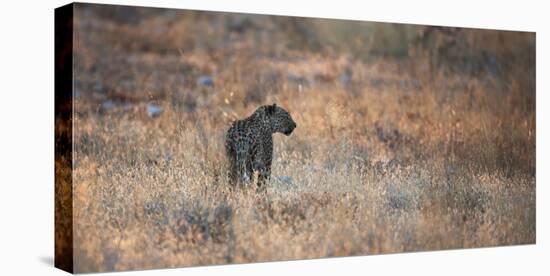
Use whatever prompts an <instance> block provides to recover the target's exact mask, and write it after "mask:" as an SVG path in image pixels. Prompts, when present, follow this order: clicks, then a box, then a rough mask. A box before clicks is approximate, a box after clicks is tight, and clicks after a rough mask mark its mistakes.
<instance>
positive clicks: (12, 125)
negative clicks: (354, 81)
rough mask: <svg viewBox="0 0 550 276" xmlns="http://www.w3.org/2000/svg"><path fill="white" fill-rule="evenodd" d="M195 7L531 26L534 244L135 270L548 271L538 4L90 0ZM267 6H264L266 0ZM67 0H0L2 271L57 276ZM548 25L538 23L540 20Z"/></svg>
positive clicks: (543, 55)
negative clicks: (61, 52) (59, 37)
mask: <svg viewBox="0 0 550 276" xmlns="http://www.w3.org/2000/svg"><path fill="white" fill-rule="evenodd" d="M91 2H104V3H105V2H107V3H114V4H115V3H116V4H129V5H144V6H157V7H172V8H189V9H202V10H219V11H237V12H249V13H267V14H282V15H301V16H313V17H327V18H342V19H359V20H369V21H385V22H400V23H417V24H435V25H451V26H462V27H484V28H498V29H509V30H525V31H536V32H537V159H538V160H537V244H536V245H530V246H511V247H499V248H485V249H469V250H453V251H438V252H427V253H408V254H393V255H379V256H367V257H351V258H333V259H322V260H310V261H292V262H276V263H261V264H248V265H226V266H211V267H197V268H184V269H165V270H153V271H145V272H125V274H129V273H131V274H137V275H157V274H162V275H169V274H170V275H181V274H183V273H184V274H186V275H199V274H200V275H218V274H220V273H224V274H227V275H243V274H244V275H257V274H260V275H286V274H300V275H303V274H321V275H334V274H341V275H348V274H349V275H364V274H367V273H368V274H370V273H372V274H401V275H403V274H406V275H410V274H413V275H415V274H422V275H440V274H447V275H468V274H474V275H477V274H485V275H496V274H498V275H543V274H546V275H550V274H548V273H549V272H550V269H549V268H550V265H548V262H549V261H548V260H550V245H549V233H548V221H549V220H548V218H549V215H548V214H549V212H548V203H547V202H548V199H549V198H550V195H549V194H548V191H550V190H549V189H546V188H545V187H544V186H545V185H546V184H547V183H546V182H547V181H548V180H550V177H549V172H550V165H549V162H547V161H548V158H547V157H546V156H547V154H549V153H550V151H549V145H550V142H549V141H550V140H549V138H550V137H549V133H548V131H549V128H548V127H547V126H548V124H546V123H545V122H546V121H547V119H549V116H550V112H549V109H550V106H549V104H550V102H549V96H548V94H546V93H545V92H548V87H549V82H548V79H547V77H548V76H549V75H548V74H549V70H548V66H549V54H548V52H549V49H550V41H549V38H548V37H549V35H550V30H549V27H548V26H549V25H550V13H549V11H550V8H549V7H546V5H545V1H527V0H523V1H510V2H508V1H506V2H505V1H480V0H477V1H470V0H455V1H447V2H446V3H442V2H444V1H419V0H416V1H406V0H402V1H394V0H377V1H372V2H370V3H369V2H367V1H348V0H329V1H324V2H320V0H318V1H309V0H308V1H300V0H284V1H283V0H277V1H274V0H273V1H254V0H248V1H242V0H232V1H227V0H226V1H222V0H219V1H215V0H200V1H187V0H180V1H115V0H111V1H91ZM264 2H265V3H264ZM66 3H68V2H67V1H49V2H48V1H36V2H34V3H32V2H30V1H18V2H15V1H14V3H9V2H7V1H2V2H1V4H0V5H1V8H0V21H1V22H0V23H1V24H0V30H1V32H0V47H1V48H0V68H1V72H0V95H1V97H0V161H1V164H0V189H1V190H0V214H1V217H0V275H13V274H26V275H52V274H56V275H61V274H64V272H62V271H60V270H57V269H55V268H54V267H53V250H54V246H53V210H54V206H53V195H54V184H53V180H54V165H53V160H54V147H53V145H54V134H53V129H54V116H53V110H54V91H53V87H54V65H53V56H54V40H53V39H54V28H53V26H54V16H53V15H54V13H53V9H54V8H55V7H58V6H61V5H64V4H66ZM544 23H546V26H544Z"/></svg>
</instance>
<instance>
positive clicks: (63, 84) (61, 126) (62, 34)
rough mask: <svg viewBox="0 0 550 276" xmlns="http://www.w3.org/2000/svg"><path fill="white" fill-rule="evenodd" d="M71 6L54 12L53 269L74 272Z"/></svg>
mask: <svg viewBox="0 0 550 276" xmlns="http://www.w3.org/2000/svg"><path fill="white" fill-rule="evenodd" d="M72 93H73V4H69V5H66V6H63V7H60V8H57V9H55V267H57V268H59V269H62V270H65V271H68V272H73V204H72V202H73V193H72V169H73V166H72V164H73V157H72V156H73V155H72V152H73V151H72V145H73V137H72V131H73V127H72V125H73V95H72Z"/></svg>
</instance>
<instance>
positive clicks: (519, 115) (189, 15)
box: [55, 3, 536, 272]
mask: <svg viewBox="0 0 550 276" xmlns="http://www.w3.org/2000/svg"><path fill="white" fill-rule="evenodd" d="M55 13H56V26H55V31H56V53H55V54H56V79H55V84H56V95H55V98H56V103H55V104H56V106H55V110H56V111H55V112H56V114H55V116H56V126H55V132H56V144H55V149H56V160H55V167H56V171H55V172H56V199H55V202H56V209H55V222H56V235H55V239H56V244H55V249H56V255H55V264H56V266H57V267H59V268H61V269H65V270H67V271H71V272H103V271H123V270H134V269H156V268H173V267H187V266H202V265H219V264H239V263H251V262H266V261H283V260H299V259H312V258H327V257H335V256H357V255H373V254H386V253H402V252H417V251H428V250H446V249H458V248H478V247H493V246H506V245H519V244H534V243H535V242H536V239H535V237H536V232H535V228H536V227H535V226H536V220H535V212H536V210H535V136H536V130H535V100H536V99H535V40H536V35H535V33H532V32H521V31H506V30H488V29H468V28H459V27H443V26H425V25H413V24H392V23H380V22H368V21H349V20H336V19H321V18H301V17H289V16H271V15H258V14H239V13H225V12H212V11H195V10H182V9H159V8H147V7H131V6H114V5H96V4H85V3H76V4H70V5H68V6H64V7H61V8H59V9H57V10H56V12H55Z"/></svg>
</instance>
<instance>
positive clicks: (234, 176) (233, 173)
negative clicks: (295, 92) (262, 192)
mask: <svg viewBox="0 0 550 276" xmlns="http://www.w3.org/2000/svg"><path fill="white" fill-rule="evenodd" d="M295 128H296V122H295V121H294V120H293V119H292V116H291V115H290V113H289V112H288V111H287V110H285V109H284V108H282V107H279V106H277V104H276V103H273V104H271V105H263V106H260V107H258V108H257V109H256V110H255V111H254V112H253V113H252V114H251V115H250V116H249V117H247V118H245V119H242V120H236V121H234V122H233V123H232V124H231V127H230V128H229V129H228V130H227V134H226V140H225V149H226V154H227V158H228V160H229V181H230V183H231V184H232V186H235V185H239V184H240V185H247V184H250V183H252V182H254V176H255V175H257V177H256V186H257V188H258V189H262V188H264V189H265V184H266V182H267V181H268V180H269V179H270V177H271V165H272V161H273V135H274V134H275V133H282V134H284V135H286V136H290V135H291V133H292V132H293V131H294V129H295Z"/></svg>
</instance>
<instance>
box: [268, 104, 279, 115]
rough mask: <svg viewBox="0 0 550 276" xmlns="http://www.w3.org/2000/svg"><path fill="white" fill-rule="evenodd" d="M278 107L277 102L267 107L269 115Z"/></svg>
mask: <svg viewBox="0 0 550 276" xmlns="http://www.w3.org/2000/svg"><path fill="white" fill-rule="evenodd" d="M276 107H277V105H276V104H273V105H268V106H267V109H266V112H267V115H272V114H273V113H274V112H275V108H276Z"/></svg>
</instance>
